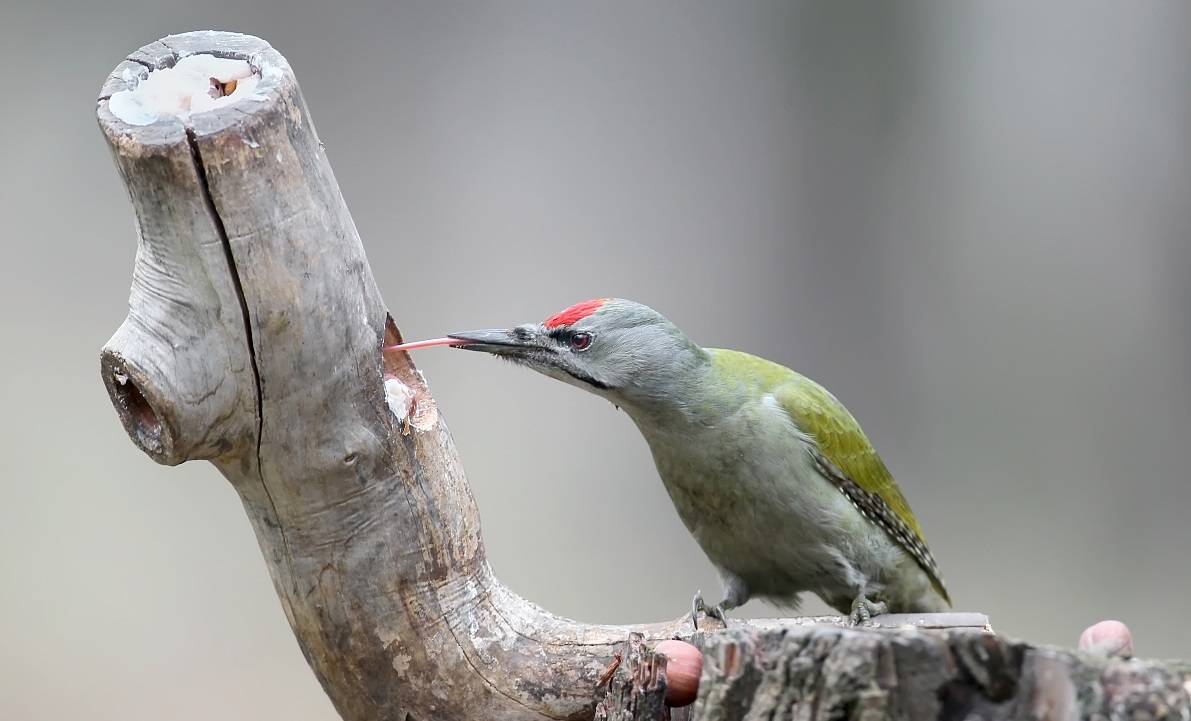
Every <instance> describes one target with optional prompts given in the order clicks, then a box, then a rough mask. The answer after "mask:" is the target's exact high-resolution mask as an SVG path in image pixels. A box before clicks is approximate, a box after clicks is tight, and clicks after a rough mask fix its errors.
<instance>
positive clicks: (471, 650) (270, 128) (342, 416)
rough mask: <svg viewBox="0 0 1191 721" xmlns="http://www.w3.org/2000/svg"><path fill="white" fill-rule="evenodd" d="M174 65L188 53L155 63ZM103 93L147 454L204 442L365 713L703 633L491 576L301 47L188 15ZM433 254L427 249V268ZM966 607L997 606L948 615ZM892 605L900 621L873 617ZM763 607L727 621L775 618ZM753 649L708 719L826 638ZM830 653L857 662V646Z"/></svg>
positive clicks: (556, 702) (497, 688) (124, 349)
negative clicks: (124, 200)
mask: <svg viewBox="0 0 1191 721" xmlns="http://www.w3.org/2000/svg"><path fill="white" fill-rule="evenodd" d="M202 56H209V58H210V59H203V58H202ZM194 58H198V59H197V60H196V59H194ZM215 61H219V62H215ZM171 69H177V70H179V71H184V72H180V73H179V75H178V76H177V77H175V78H173V79H170V78H167V77H165V76H163V75H157V76H154V74H155V73H164V72H167V71H170V70H171ZM154 77H156V78H157V79H156V80H153V78H154ZM97 113H98V118H99V125H100V128H101V129H102V131H103V133H104V136H105V138H106V139H107V142H108V144H109V145H110V147H111V149H112V153H113V156H114V158H115V162H116V165H117V167H118V168H119V170H120V177H121V179H122V180H123V182H124V184H125V186H126V187H127V189H128V194H129V198H130V201H131V204H132V209H133V212H134V214H135V216H136V228H137V241H138V244H139V245H138V251H137V256H136V263H135V266H134V270H133V281H132V291H131V293H130V296H129V312H128V316H127V318H125V320H124V322H123V323H122V324H121V325H120V327H119V329H118V330H117V331H116V333H115V334H114V335H113V336H112V339H111V340H110V341H108V343H107V344H106V345H105V346H104V348H103V350H102V352H101V357H100V371H101V377H102V380H103V383H104V385H105V386H106V388H107V390H108V393H109V395H110V396H111V400H112V403H113V405H114V407H115V408H116V412H117V415H118V416H119V418H120V420H121V422H122V423H123V425H124V427H125V429H126V430H127V431H128V434H129V437H130V438H131V440H132V441H133V443H135V444H136V445H137V446H138V447H139V448H141V449H142V450H143V451H144V452H145V453H146V454H147V455H148V456H149V457H150V458H152V459H153V460H155V461H157V462H159V463H163V464H170V465H173V464H178V463H182V462H185V461H188V460H208V461H210V462H211V463H213V464H214V465H215V466H216V467H217V468H218V469H219V471H220V472H221V473H222V474H223V475H224V476H225V477H226V478H228V479H229V480H230V481H231V483H232V485H233V486H234V487H235V489H236V491H237V493H238V494H239V496H240V498H241V500H242V502H243V504H244V508H245V510H246V512H247V514H248V517H249V519H250V520H251V522H252V525H253V528H254V530H255V532H256V536H257V540H258V542H259V543H260V547H261V551H262V553H263V556H264V559H265V562H266V565H267V567H268V569H269V573H270V575H271V576H272V579H273V584H274V587H275V589H276V591H277V594H278V598H279V599H280V601H281V605H282V608H283V610H284V612H285V614H286V617H287V618H288V620H289V623H290V626H291V627H292V629H293V631H294V634H295V636H296V637H297V639H298V643H299V646H300V647H301V650H302V653H303V654H304V655H305V657H306V659H307V661H308V662H309V664H310V666H311V668H312V669H313V670H314V673H315V675H316V677H317V678H318V680H319V681H320V683H322V685H323V688H324V689H325V690H326V692H327V694H328V695H329V696H330V698H331V700H332V702H333V703H334V705H335V708H336V709H337V710H338V712H339V713H340V715H341V716H342V717H343V718H344V719H349V720H351V721H364V720H365V719H367V720H368V721H409V720H410V719H414V720H417V721H423V720H425V719H450V720H451V721H467V720H468V719H483V720H484V721H506V720H514V719H515V720H518V721H520V720H530V719H532V720H538V721H544V720H546V719H576V720H578V719H589V718H591V716H592V714H593V713H594V711H595V705H596V699H595V697H594V694H595V689H596V688H597V686H599V685H600V684H601V682H602V681H604V678H603V677H604V676H605V674H606V672H607V670H608V669H609V667H610V664H611V663H612V661H613V659H614V658H615V656H616V654H617V653H622V654H623V647H624V644H625V640H626V639H627V638H628V637H629V634H630V633H638V634H640V636H641V638H642V640H643V641H644V642H652V641H657V640H660V639H666V638H672V637H675V636H684V635H685V636H689V634H690V632H691V631H690V623H689V619H688V618H687V617H685V616H683V617H680V618H679V619H677V620H675V621H671V622H668V623H657V624H643V625H633V626H601V625H591V624H584V623H579V622H576V621H571V620H569V619H563V618H559V617H557V616H554V615H553V614H550V613H549V612H547V611H545V610H543V609H541V608H539V607H538V606H536V605H534V604H533V603H530V602H529V601H527V600H525V599H524V598H522V597H520V596H518V595H517V594H515V593H514V592H512V591H511V590H509V589H508V588H506V587H505V586H503V585H502V584H501V583H500V582H499V581H498V580H497V579H496V578H495V576H494V575H493V574H492V571H491V569H490V568H489V567H488V563H487V560H486V557H485V554H484V546H483V541H482V538H481V535H480V524H479V516H478V514H477V511H476V508H475V503H474V500H473V499H472V495H471V491H470V487H469V486H468V484H467V480H466V477H465V476H464V474H463V470H462V467H461V465H460V463H459V459H458V456H457V454H456V451H455V447H454V443H453V441H452V439H451V436H450V433H449V432H448V431H447V429H446V427H445V425H444V423H443V419H442V416H441V415H440V413H439V412H438V409H437V408H436V406H435V404H434V401H433V398H432V396H431V395H430V392H429V389H428V388H427V387H426V383H425V380H424V379H423V378H422V377H421V375H420V374H419V373H418V372H417V369H416V368H415V367H414V365H413V363H412V362H411V361H410V360H409V358H408V357H407V356H404V355H403V354H401V353H400V351H398V352H395V353H392V354H384V357H383V358H382V353H381V348H382V346H386V345H393V344H395V343H399V342H400V334H399V333H398V331H397V326H396V324H395V323H393V322H392V320H391V319H390V318H389V316H388V313H387V311H386V308H385V306H384V303H383V301H382V300H381V297H380V293H379V290H378V289H377V285H376V282H375V279H374V278H373V275H372V270H371V268H370V267H369V265H368V261H367V258H366V257H365V254H364V248H363V244H362V243H361V241H360V238H359V235H358V234H357V232H356V228H355V225H354V224H353V222H352V219H351V215H350V213H349V212H348V210H347V206H346V204H345V203H344V200H343V197H342V196H341V194H340V192H339V187H338V184H337V183H336V181H335V176H334V173H333V172H332V171H331V167H330V164H329V162H328V160H327V158H326V155H325V154H324V152H323V148H322V144H321V143H320V142H319V140H318V136H317V133H316V132H315V129H314V125H313V123H312V121H311V117H310V113H309V112H308V110H307V108H306V104H305V102H304V100H303V99H302V94H301V91H300V89H299V87H298V83H297V80H296V78H295V77H294V74H293V71H292V70H291V68H290V66H289V64H288V63H287V62H286V61H285V58H283V57H282V56H281V54H280V53H278V52H277V51H276V50H274V49H273V48H271V47H270V46H269V45H268V43H266V42H264V41H263V40H261V39H259V38H254V37H251V36H247V35H240V34H236V33H222V32H196V33H186V34H183V35H173V36H169V37H166V38H163V39H162V40H159V41H156V42H153V43H150V44H149V45H146V46H145V47H143V48H141V49H140V50H137V51H136V52H134V53H132V54H131V55H129V56H128V59H127V60H125V61H124V62H122V63H120V64H119V65H118V66H117V67H116V68H115V70H114V71H113V72H112V73H111V74H110V76H109V77H108V79H107V82H105V83H104V86H103V89H102V90H101V93H100V98H99V103H98V108H97ZM417 256H418V253H417V248H416V247H411V248H408V249H407V250H406V251H405V258H406V261H407V262H408V263H410V264H411V265H413V264H415V263H418V262H419V258H418V257H417ZM393 272H395V273H400V272H401V269H400V268H394V269H393ZM680 605H681V604H680ZM919 620H920V621H921V623H918V624H911V627H909V628H900V626H899V628H898V630H895V631H892V632H890V633H892V634H893V635H892V636H890V638H893V639H901V638H902V637H903V636H905V637H906V638H907V639H911V640H908V641H906V642H905V643H911V644H912V643H919V642H918V641H913V640H912V639H916V638H919V635H920V634H923V631H921V630H920V629H916V628H913V627H912V626H915V625H916V626H918V627H929V626H935V625H939V624H940V620H939V619H937V618H936V619H926V618H923V619H919ZM815 621H816V620H815V619H789V620H785V621H782V622H780V623H784V624H787V625H794V626H798V625H800V624H810V623H814V622H815ZM817 621H819V622H824V621H826V622H829V623H838V622H840V619H818V620H817ZM959 621H962V622H965V623H974V625H976V626H977V627H983V626H984V625H986V623H987V621H986V620H985V619H983V616H979V617H978V618H973V617H971V616H969V617H967V618H966V621H964V620H963V619H961V618H955V617H952V618H950V619H949V620H947V621H946V622H945V623H944V625H947V624H953V623H954V622H959ZM888 623H898V622H897V621H896V619H891V618H889V617H881V618H879V619H878V620H877V624H878V625H882V624H888ZM741 626H742V628H741V629H734V630H733V631H731V632H729V635H728V636H725V637H724V638H725V639H738V638H740V636H739V635H740V634H748V633H757V634H761V633H763V632H765V629H766V628H767V626H766V624H765V623H763V622H748V623H742V624H741ZM747 629H753V630H752V631H749V630H747ZM831 633H836V634H838V635H837V636H825V635H823V634H831ZM712 638H719V637H718V636H716V635H714V634H713V636H712ZM749 638H753V639H755V640H753V641H750V642H749V643H753V646H750V647H748V648H756V649H771V648H772V650H774V651H775V652H777V651H781V650H782V649H784V648H785V646H783V645H782V644H787V643H793V642H792V641H786V640H782V641H781V642H780V643H778V642H777V641H773V640H772V639H774V638H780V639H794V638H807V639H811V640H808V641H807V643H808V644H809V645H808V646H807V648H808V649H813V648H818V647H819V646H817V645H816V644H827V645H829V646H830V645H831V643H828V641H827V640H826V639H829V638H836V639H842V640H837V641H836V642H834V646H832V647H834V648H840V649H844V648H852V649H855V650H856V651H857V653H856V655H855V658H856V659H863V658H868V657H869V656H865V653H867V651H865V649H868V648H870V646H871V645H872V644H876V643H877V642H876V641H874V640H871V638H872V637H871V636H867V635H862V634H859V633H858V632H851V631H849V632H846V633H845V632H842V631H841V632H836V631H832V630H830V629H821V628H820V629H818V630H813V631H811V630H797V629H796V630H792V631H790V632H789V633H788V635H785V636H780V637H778V636H768V635H764V636H755V637H749ZM814 639H819V640H814ZM866 639H868V640H866ZM731 642H732V643H735V641H731ZM742 642H743V641H742ZM715 643H721V642H720V641H715ZM723 643H729V641H727V640H725V641H723ZM773 643H778V646H776V647H773V646H772V644H773ZM889 643H890V644H892V646H891V648H894V649H895V650H896V649H897V648H901V647H902V645H904V644H903V642H901V641H890V642H889ZM709 648H710V649H711V650H710V651H709V654H710V656H711V657H714V658H721V656H716V653H718V651H716V650H715V649H716V648H719V646H713V647H709ZM723 648H725V649H726V648H728V647H727V646H724V647H723ZM923 648H924V650H923V655H921V656H920V657H915V658H916V660H915V663H918V664H919V666H918V668H920V670H921V673H922V674H924V676H923V677H926V676H929V675H930V674H935V675H936V676H937V675H938V674H946V673H950V671H948V667H947V664H949V663H953V659H951V657H949V656H946V655H945V654H943V653H942V651H941V650H939V649H937V648H936V651H938V653H937V654H935V655H931V654H933V653H934V652H933V651H930V649H931V648H934V647H933V646H931V645H930V644H927V645H926V646H924V647H923ZM724 653H727V652H726V651H724ZM734 653H737V654H738V657H739V658H742V659H745V660H747V663H745V664H744V665H740V666H738V665H736V664H735V662H728V661H727V660H722V659H727V656H723V657H722V659H721V661H716V662H715V663H707V664H705V665H704V673H703V682H702V683H701V687H700V691H699V694H700V695H699V701H697V702H696V706H695V708H696V709H704V711H703V712H701V713H706V714H709V715H708V716H707V718H714V717H715V716H714V715H712V714H713V709H715V708H726V707H725V706H724V705H723V703H724V702H721V701H715V702H713V699H714V698H719V697H721V696H722V697H723V698H732V699H745V698H746V697H748V694H750V693H754V692H755V691H756V689H757V688H759V687H760V686H758V685H757V684H760V683H761V682H762V681H764V682H765V683H767V684H769V685H768V686H767V688H771V689H772V693H773V694H777V695H778V696H779V697H781V694H782V693H786V691H785V690H783V689H787V686H788V688H789V693H802V692H801V691H795V690H793V689H795V686H794V685H790V684H793V683H794V681H796V680H798V679H802V678H804V675H805V674H807V673H810V671H808V670H806V669H805V665H806V663H809V661H807V660H806V659H807V658H809V659H815V658H818V656H815V655H814V654H812V655H811V656H807V657H805V658H804V659H803V661H799V662H798V664H794V663H791V664H788V666H787V667H783V668H784V669H785V670H782V671H776V670H774V671H772V672H771V671H770V670H768V669H769V667H768V666H764V665H763V658H769V656H766V655H764V654H762V653H760V651H758V652H757V653H755V654H753V653H752V652H751V651H747V650H746V648H745V647H744V646H741V647H740V649H739V650H738V651H736V652H734ZM766 653H767V654H768V653H769V652H768V651H766ZM783 653H785V652H784V651H783ZM816 653H817V652H816ZM881 653H885V652H881ZM741 654H743V655H741ZM750 654H751V655H750ZM787 655H789V654H787ZM869 655H870V656H871V654H869ZM886 657H887V654H886V655H881V654H880V653H878V655H877V656H876V658H878V659H881V658H886ZM798 658H803V657H798ZM834 658H835V660H834V661H831V663H832V664H836V665H841V666H842V665H846V663H848V659H849V658H852V655H851V654H850V653H849V654H840V655H838V657H834ZM893 658H897V653H896V652H894V653H893ZM827 660H830V659H827ZM910 660H914V659H910ZM825 662H826V661H825ZM858 662H859V661H858ZM640 663H646V664H649V663H653V662H649V661H642V662H640ZM640 663H639V664H638V666H637V667H636V668H637V669H638V672H639V673H642V672H640V669H641V668H643V667H642V666H641V665H640ZM764 663H768V662H764ZM882 663H883V662H882ZM899 663H900V662H899ZM749 664H761V665H756V667H755V670H752V671H749V670H748V669H753V668H754V666H750V665H749ZM645 668H647V669H649V671H648V673H645V675H644V676H640V675H639V676H638V677H637V678H638V679H639V680H640V679H644V680H643V681H642V683H643V684H644V687H645V688H646V690H647V695H648V693H653V692H654V691H656V690H657V688H658V687H659V686H661V685H664V678H665V677H664V673H662V669H661V668H660V667H659V666H658V665H657V664H656V663H653V665H652V666H649V665H647V666H645ZM873 668H876V669H883V668H885V666H882V665H880V664H877V665H875V666H873ZM894 668H895V669H896V668H898V666H895V667H894ZM907 668H909V666H907ZM742 669H743V670H744V671H747V673H745V672H744V671H742ZM1043 670H1045V668H1044V667H1043ZM654 671H656V672H657V673H656V674H655V673H654ZM738 671H739V672H740V673H738ZM626 672H627V671H626ZM882 673H884V672H882ZM899 673H900V672H899ZM742 674H743V675H742ZM782 674H785V676H783V675H782ZM791 674H793V675H791ZM799 674H803V675H799ZM1028 676H1029V669H1025V670H1023V671H1022V678H1027V677H1028ZM930 677H931V678H934V677H935V676H930ZM737 678H741V679H744V678H748V679H754V680H756V681H757V683H756V684H755V683H753V681H740V682H737V681H734V680H733V679H737ZM844 678H845V677H844V676H842V675H841V676H839V679H840V680H841V682H843V680H844ZM882 678H885V677H884V676H882ZM899 678H901V677H900V676H899ZM996 678H997V679H999V678H1000V676H996ZM709 679H710V680H711V681H712V682H711V683H708V680H709ZM783 679H786V680H783ZM910 681H912V679H910V677H906V682H907V683H909V682H910ZM799 683H801V681H799ZM997 683H999V681H998V682H997ZM995 687H996V688H1000V686H995ZM878 688H883V687H880V686H878ZM909 688H910V686H907V687H906V689H909ZM924 688H925V687H924ZM932 688H933V687H932ZM1163 688H1165V687H1163ZM750 689H751V690H750ZM836 692H838V693H839V694H842V695H846V694H847V693H850V692H849V691H847V689H845V688H843V687H841V688H840V689H838V690H837V691H833V693H836ZM897 693H898V694H899V695H898V698H901V697H902V696H903V695H905V694H908V693H910V691H909V690H902V691H898V692H897ZM841 697H842V696H841ZM752 698H753V699H754V700H752V701H750V702H749V703H754V704H755V703H759V702H758V701H757V700H756V698H758V697H756V696H755V695H754V696H753V697H752ZM957 698H962V697H957ZM1114 698H1115V697H1114ZM741 703H744V701H741ZM872 703H876V702H875V701H874V702H872ZM904 703H910V702H909V701H904ZM954 703H958V702H954ZM700 704H701V705H700ZM716 704H718V706H717V705H716ZM950 707H951V706H949V707H948V708H950ZM723 718H730V717H728V716H724V717H723Z"/></svg>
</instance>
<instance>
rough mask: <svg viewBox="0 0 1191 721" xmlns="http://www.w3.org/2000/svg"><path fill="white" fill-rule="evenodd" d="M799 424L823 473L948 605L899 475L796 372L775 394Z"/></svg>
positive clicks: (839, 409) (836, 406) (827, 396)
mask: <svg viewBox="0 0 1191 721" xmlns="http://www.w3.org/2000/svg"><path fill="white" fill-rule="evenodd" d="M772 393H773V395H774V397H775V398H776V399H777V401H778V404H779V405H781V407H782V408H783V409H784V410H785V411H786V413H788V414H789V415H790V418H791V419H792V420H793V421H794V424H795V425H796V426H798V428H799V429H800V430H802V432H803V433H806V434H807V435H808V436H810V438H811V439H812V440H814V441H815V443H816V444H817V445H818V450H819V454H818V456H817V457H816V459H815V460H816V462H817V463H818V464H819V467H820V471H821V472H823V474H824V475H825V476H827V478H829V479H830V480H831V481H832V482H834V483H835V484H836V485H837V486H839V488H840V490H841V491H842V492H843V493H844V494H845V495H847V496H848V498H849V499H850V500H851V501H852V503H853V504H854V505H855V506H856V507H857V508H858V509H859V510H860V512H861V513H863V514H864V515H865V516H866V517H867V518H869V520H871V521H873V522H874V523H877V524H878V525H880V526H881V527H882V528H883V529H885V531H886V532H887V533H888V534H889V535H890V536H891V537H892V538H893V539H894V540H895V541H896V542H897V543H898V544H899V545H901V546H902V548H904V549H905V550H906V551H907V552H908V553H909V554H910V555H911V556H913V557H914V559H915V560H916V561H917V562H918V564H919V565H920V566H921V567H922V568H923V570H925V571H926V572H927V575H929V576H930V578H931V582H932V584H933V585H934V586H935V589H936V590H937V591H938V592H939V593H940V594H941V595H942V596H943V598H945V599H947V602H948V603H950V602H951V599H950V597H949V596H948V595H947V589H946V587H945V586H944V585H943V580H942V576H941V574H940V573H939V568H938V565H937V564H936V563H935V559H934V557H933V556H932V555H931V552H930V549H928V548H927V546H926V540H925V539H924V538H923V534H922V528H921V527H920V526H919V525H918V520H917V519H916V518H914V513H913V512H912V511H911V510H910V504H909V503H907V502H906V499H905V497H904V496H903V495H902V493H901V491H900V490H899V489H898V487H897V484H896V483H895V482H894V480H893V475H892V474H890V473H889V469H887V468H886V467H885V463H884V461H882V460H881V457H880V456H879V455H877V451H876V449H874V448H873V446H872V444H871V443H869V440H868V438H867V437H866V436H865V435H864V431H862V430H861V429H860V424H859V423H857V422H856V419H855V418H853V417H852V414H851V413H849V412H848V409H847V408H845V407H844V405H843V404H842V403H840V402H839V401H838V400H836V398H835V396H833V395H831V393H829V392H828V391H827V389H826V388H824V387H823V386H821V385H819V384H818V383H816V382H814V381H812V380H811V379H809V378H806V377H805V376H801V375H799V374H797V373H794V372H793V371H790V377H789V378H788V379H787V380H786V382H784V383H782V384H780V385H778V386H777V387H775V388H774V389H773V390H772Z"/></svg>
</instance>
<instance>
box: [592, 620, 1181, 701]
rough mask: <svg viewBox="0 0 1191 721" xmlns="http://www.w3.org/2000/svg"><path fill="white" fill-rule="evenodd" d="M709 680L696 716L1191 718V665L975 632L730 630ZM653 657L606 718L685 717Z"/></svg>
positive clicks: (708, 650) (621, 687)
mask: <svg viewBox="0 0 1191 721" xmlns="http://www.w3.org/2000/svg"><path fill="white" fill-rule="evenodd" d="M697 640H699V641H700V642H701V645H702V647H703V650H704V659H703V664H704V665H703V669H704V670H703V681H702V683H701V685H700V689H699V698H698V700H697V701H696V702H695V704H694V705H693V707H691V709H690V717H691V718H695V719H699V721H744V720H745V719H773V720H775V721H777V720H782V719H804V720H805V721H818V720H820V719H843V718H847V719H866V720H867V719H873V720H875V719H906V720H907V721H913V720H914V719H980V720H981V721H1009V720H1017V719H1022V720H1026V719H1047V720H1050V719H1053V720H1055V721H1059V720H1062V719H1124V718H1129V719H1170V720H1171V721H1174V720H1175V719H1178V720H1180V721H1182V720H1183V719H1187V718H1191V695H1189V694H1191V664H1186V663H1170V662H1166V663H1163V662H1153V661H1141V660H1136V659H1132V660H1130V659H1121V658H1112V659H1109V658H1105V657H1099V656H1093V655H1089V654H1080V653H1076V652H1072V651H1065V650H1062V649H1055V648H1042V647H1035V646H1030V645H1028V644H1025V643H1020V642H1016V641H1010V640H1006V639H1004V638H1000V637H998V636H995V635H993V634H992V633H989V632H985V631H980V630H976V629H954V630H949V631H937V630H935V631H921V632H919V631H909V632H907V631H900V632H898V631H894V632H890V631H880V630H877V631H872V630H857V629H845V628H833V627H830V626H813V627H802V628H783V629H768V630H759V629H753V628H741V629H729V630H728V631H726V632H720V633H716V634H711V635H709V636H707V637H705V638H702V639H697ZM651 662H652V660H651V659H648V658H646V660H645V661H644V662H642V663H641V665H639V666H638V668H648V669H649V670H650V672H649V673H645V674H640V673H638V674H636V675H634V674H633V673H632V672H631V671H630V670H629V669H625V670H623V671H621V672H620V673H619V674H618V676H617V678H616V679H614V680H613V682H612V688H613V689H614V690H615V692H614V693H613V692H609V693H608V694H607V695H606V696H605V697H604V698H603V700H602V701H601V702H600V707H599V712H600V715H601V716H602V717H604V718H607V719H609V720H610V721H613V720H624V721H662V720H663V719H667V718H669V719H670V721H677V719H678V714H673V715H670V714H668V713H667V712H666V711H665V710H664V709H662V708H660V707H659V705H658V699H660V698H661V696H662V694H664V692H665V677H664V674H663V675H662V676H661V680H660V681H659V677H658V674H657V673H656V672H655V671H653V670H652V668H650V664H651Z"/></svg>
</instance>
